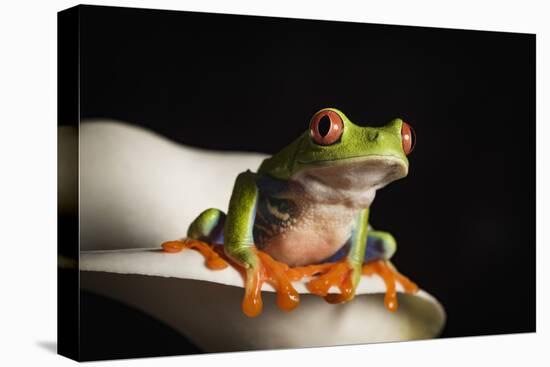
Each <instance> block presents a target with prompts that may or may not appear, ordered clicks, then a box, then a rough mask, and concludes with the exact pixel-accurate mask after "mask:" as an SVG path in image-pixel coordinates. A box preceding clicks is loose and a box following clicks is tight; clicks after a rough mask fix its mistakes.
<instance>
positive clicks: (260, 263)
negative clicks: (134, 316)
mask: <svg viewBox="0 0 550 367" xmlns="http://www.w3.org/2000/svg"><path fill="white" fill-rule="evenodd" d="M414 139H415V137H414V133H413V130H412V128H411V127H410V126H409V125H408V124H407V123H405V122H404V121H402V120H401V119H394V120H392V121H391V122H389V123H388V124H387V125H385V126H383V127H378V128H377V127H362V126H358V125H355V124H354V123H352V122H351V121H350V120H349V119H348V118H347V117H346V116H345V115H344V114H343V113H342V112H341V111H339V110H337V109H335V108H325V109H322V110H320V111H318V112H317V113H316V114H315V115H314V116H313V117H312V118H311V121H310V126H309V130H308V131H306V132H304V133H303V134H302V135H300V136H299V137H298V138H297V139H296V140H294V141H293V142H292V143H291V144H290V145H288V146H287V147H285V148H284V149H282V150H281V151H280V152H279V153H277V154H275V155H274V156H272V157H271V158H268V159H265V160H264V161H263V162H262V164H261V165H260V168H259V169H258V172H257V173H253V172H251V171H246V172H242V173H241V174H239V175H238V177H237V179H236V182H235V186H234V188H233V193H232V195H231V199H230V202H229V210H228V212H227V214H225V213H224V212H222V211H221V210H219V209H207V210H205V211H204V212H202V213H201V214H200V215H199V216H198V217H197V218H196V219H195V220H194V221H193V223H192V224H191V225H190V226H189V229H188V232H187V238H186V239H184V240H178V241H170V242H165V243H163V245H162V246H163V249H164V251H166V252H179V251H181V250H182V249H184V248H194V249H196V250H198V251H200V252H201V253H202V254H203V255H204V257H205V258H206V264H207V266H208V267H209V268H211V269H221V268H224V267H226V266H227V265H228V263H231V264H233V265H234V266H236V267H237V268H238V269H239V270H240V271H241V272H242V273H243V275H244V279H245V296H244V300H243V304H242V309H243V312H244V313H245V314H246V315H247V316H250V317H254V316H257V315H259V314H260V313H261V310H262V299H261V288H262V284H263V283H264V282H268V283H269V284H271V285H272V286H273V287H274V288H275V289H276V290H277V293H278V296H277V304H278V306H279V307H280V308H282V309H283V310H287V311H289V310H292V309H294V308H295V307H296V306H297V305H298V304H299V295H298V293H297V292H296V290H295V289H294V288H293V286H292V283H291V282H292V281H294V280H299V279H301V278H302V277H304V276H306V277H311V279H310V280H309V282H308V283H307V287H308V289H309V291H310V292H311V293H313V294H316V295H319V296H322V297H324V298H325V299H326V300H327V301H328V302H330V303H343V302H347V301H350V300H351V299H353V298H354V296H355V289H356V287H357V285H358V284H359V281H360V280H361V275H362V274H367V275H371V274H378V275H380V276H381V277H382V279H383V280H384V282H385V284H386V297H385V305H386V308H388V309H389V310H390V311H395V310H396V309H397V299H396V292H395V287H396V281H399V282H400V283H401V284H402V286H403V287H404V289H405V291H407V292H416V290H417V287H416V285H415V284H414V283H412V282H411V281H410V280H409V279H407V278H406V277H405V276H403V275H401V274H400V273H399V272H398V271H397V270H396V269H395V267H394V266H393V265H392V264H391V263H390V261H389V260H390V258H391V257H392V255H393V254H394V252H395V250H396V242H395V239H394V238H393V236H392V235H391V234H390V233H388V232H382V231H376V230H373V229H372V228H371V227H370V226H369V224H368V218H369V207H370V204H371V203H372V201H373V199H374V196H375V193H376V190H378V189H380V188H382V187H384V186H385V185H387V184H388V183H390V182H392V181H394V180H397V179H399V178H402V177H405V176H406V175H407V173H408V168H409V163H408V160H407V155H408V154H409V153H410V152H411V151H412V150H413V147H414ZM332 286H335V287H338V288H339V290H340V292H339V293H330V292H329V290H330V288H331V287H332Z"/></svg>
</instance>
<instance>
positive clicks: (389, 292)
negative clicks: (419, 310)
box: [362, 260, 418, 312]
mask: <svg viewBox="0 0 550 367" xmlns="http://www.w3.org/2000/svg"><path fill="white" fill-rule="evenodd" d="M362 274H363V275H373V274H378V275H379V276H380V277H381V278H382V280H384V283H385V284H386V295H385V296H384V305H385V306H386V308H387V309H388V310H389V311H392V312H395V311H397V307H398V304H397V292H396V289H395V285H396V282H399V283H401V285H402V286H403V289H404V290H405V292H406V293H416V292H417V291H418V286H417V285H416V284H415V283H413V282H412V281H411V280H410V279H409V278H407V277H406V276H404V275H403V274H401V273H399V272H398V271H397V269H395V268H394V267H393V266H392V265H391V264H390V263H389V262H388V261H386V260H377V261H373V262H370V263H367V264H364V265H363V269H362Z"/></svg>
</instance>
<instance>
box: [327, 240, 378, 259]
mask: <svg viewBox="0 0 550 367" xmlns="http://www.w3.org/2000/svg"><path fill="white" fill-rule="evenodd" d="M350 248H351V239H349V240H348V241H347V242H346V243H345V244H344V246H342V247H341V248H340V250H338V251H336V253H335V254H334V255H332V256H330V257H328V258H326V259H324V260H323V261H321V262H320V264H322V263H326V262H335V261H339V260H342V259H343V258H344V257H346V256H347V254H348V252H349V249H350ZM383 258H384V246H383V243H382V241H381V240H380V239H378V238H376V237H370V236H367V249H366V250H365V257H364V260H363V262H364V263H368V262H371V261H374V260H380V259H383Z"/></svg>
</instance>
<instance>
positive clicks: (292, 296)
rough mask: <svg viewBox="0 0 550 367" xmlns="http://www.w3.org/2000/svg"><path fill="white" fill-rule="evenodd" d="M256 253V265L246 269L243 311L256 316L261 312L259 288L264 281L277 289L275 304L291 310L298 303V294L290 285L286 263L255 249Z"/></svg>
mask: <svg viewBox="0 0 550 367" xmlns="http://www.w3.org/2000/svg"><path fill="white" fill-rule="evenodd" d="M256 255H257V259H258V261H257V262H256V265H255V266H253V267H249V268H248V269H246V284H245V288H246V290H245V296H244V300H243V305H242V308H243V312H244V313H245V314H246V315H247V316H249V317H255V316H258V315H259V314H260V313H261V312H262V307H263V305H262V297H261V289H262V285H263V283H264V282H267V283H268V284H270V285H271V286H273V288H275V290H276V291H277V306H279V308H280V309H282V310H284V311H292V310H293V309H294V308H296V307H297V306H298V304H299V303H300V296H299V294H298V292H297V291H296V290H295V289H294V287H293V286H292V283H291V279H292V277H291V271H290V269H289V267H288V265H287V264H284V263H281V262H278V261H276V260H274V259H273V258H272V257H271V256H269V255H268V254H266V253H265V252H263V251H260V250H256Z"/></svg>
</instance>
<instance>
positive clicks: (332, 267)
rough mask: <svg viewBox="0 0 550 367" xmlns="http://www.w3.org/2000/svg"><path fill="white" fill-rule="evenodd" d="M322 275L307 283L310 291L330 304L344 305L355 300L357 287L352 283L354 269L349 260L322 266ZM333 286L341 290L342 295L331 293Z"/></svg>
mask: <svg viewBox="0 0 550 367" xmlns="http://www.w3.org/2000/svg"><path fill="white" fill-rule="evenodd" d="M320 266H322V268H321V269H320V271H319V273H320V275H319V276H318V277H316V278H315V279H312V280H310V281H309V283H307V288H308V290H309V291H310V292H311V293H313V294H316V295H318V296H321V297H324V298H325V300H326V301H327V302H329V303H343V302H347V301H350V300H352V299H353V297H354V296H355V287H354V285H353V282H352V273H353V269H352V267H351V266H350V265H349V262H348V261H347V259H344V260H341V261H338V262H335V263H327V264H321V265H320ZM332 286H335V287H338V289H340V294H335V293H329V291H330V288H331V287H332Z"/></svg>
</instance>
